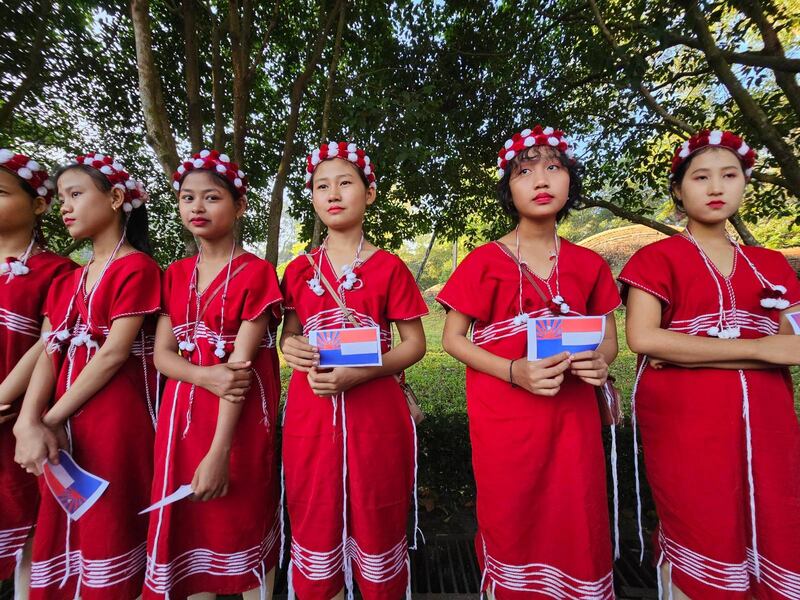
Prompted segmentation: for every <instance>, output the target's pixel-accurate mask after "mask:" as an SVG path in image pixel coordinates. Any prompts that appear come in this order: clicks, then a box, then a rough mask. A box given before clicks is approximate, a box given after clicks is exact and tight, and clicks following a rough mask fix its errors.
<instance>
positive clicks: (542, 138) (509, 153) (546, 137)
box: [497, 125, 575, 177]
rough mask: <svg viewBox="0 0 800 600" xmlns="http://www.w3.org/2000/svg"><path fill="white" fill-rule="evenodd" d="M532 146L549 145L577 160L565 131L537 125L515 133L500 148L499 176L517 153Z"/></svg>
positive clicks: (498, 156) (498, 155)
mask: <svg viewBox="0 0 800 600" xmlns="http://www.w3.org/2000/svg"><path fill="white" fill-rule="evenodd" d="M531 146H549V147H551V148H555V149H556V150H558V151H559V152H563V153H564V154H565V155H566V157H567V158H568V159H569V160H570V161H572V160H575V159H574V149H573V147H572V144H571V143H570V142H569V140H568V139H567V136H566V135H564V132H563V131H561V130H560V129H553V128H552V127H542V126H541V125H535V126H534V127H533V129H523V130H522V131H520V132H519V133H515V134H514V135H512V136H511V139H508V140H506V143H505V144H503V147H502V148H500V151H499V152H498V153H497V174H498V177H502V176H503V175H504V174H505V172H506V167H507V166H508V163H509V162H510V161H511V160H513V159H514V157H515V156H516V155H517V154H519V153H520V152H521V151H522V150H525V149H526V148H530V147H531Z"/></svg>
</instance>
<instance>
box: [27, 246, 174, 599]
mask: <svg viewBox="0 0 800 600" xmlns="http://www.w3.org/2000/svg"><path fill="white" fill-rule="evenodd" d="M85 273H86V269H85V268H84V269H79V270H75V271H73V272H71V273H66V274H64V275H61V276H60V277H58V278H57V279H56V280H55V281H53V283H52V285H51V286H50V293H49V294H48V296H47V303H46V306H45V314H46V315H47V317H48V318H49V319H50V323H51V324H52V327H53V330H52V331H53V333H52V334H51V335H50V336H49V337H48V340H49V341H48V342H47V350H48V352H49V353H50V354H51V357H52V359H53V365H54V368H55V372H56V377H57V382H56V393H55V397H56V402H58V399H60V398H61V397H62V396H63V395H64V393H65V392H66V391H67V390H68V389H69V387H70V385H71V384H72V383H74V382H75V380H76V379H77V378H78V376H79V375H80V374H81V372H82V371H83V369H84V368H85V367H86V366H87V364H88V363H89V361H90V359H91V358H92V356H94V353H95V352H96V350H97V348H98V347H100V346H102V344H103V341H104V340H105V338H106V337H107V336H108V333H109V331H110V329H111V326H112V323H113V322H114V320H115V319H118V318H122V317H130V316H134V315H154V314H155V313H156V312H158V309H159V306H160V298H159V290H158V287H159V286H158V283H159V281H160V277H161V272H160V270H159V268H158V265H157V264H156V262H155V261H154V260H153V259H152V258H150V257H149V256H147V255H146V254H143V253H141V252H132V253H130V254H127V255H125V256H122V257H120V258H117V259H115V260H113V261H111V262H110V263H109V264H108V266H107V268H106V269H105V270H104V272H103V273H102V274H101V276H100V278H99V279H98V280H97V282H96V283H95V285H94V286H93V288H92V290H89V291H87V290H86V288H85V285H84V281H85ZM154 325H155V321H154V319H153V318H151V317H148V318H146V319H145V325H144V326H143V328H142V330H141V331H140V334H139V336H138V337H137V339H136V342H134V344H133V347H132V348H131V354H130V356H129V357H128V359H127V360H126V361H125V362H124V363H123V364H122V366H121V367H120V368H119V370H118V371H117V372H116V373H115V374H114V375H113V376H112V378H111V379H110V380H109V381H108V383H106V385H105V386H104V387H103V388H102V389H101V390H100V391H98V392H97V393H96V394H95V395H94V396H93V397H92V398H90V399H89V400H88V401H87V402H86V403H85V404H84V405H83V406H82V407H81V408H80V409H79V410H78V411H77V412H76V413H75V414H73V415H72V417H70V419H69V421H68V428H67V431H68V433H69V436H70V449H71V452H72V456H73V457H74V458H75V461H76V462H77V463H78V464H79V465H80V466H81V467H83V468H84V469H86V470H87V471H89V472H90V473H93V474H95V475H97V476H99V477H102V478H103V479H106V480H107V481H109V486H108V488H107V489H106V491H105V492H104V493H103V495H102V496H101V497H100V499H99V500H98V501H97V503H96V504H95V505H94V506H92V508H90V509H89V511H88V512H86V513H85V514H84V515H83V516H82V517H81V518H80V520H78V521H71V520H69V519H67V516H66V513H65V512H64V511H63V510H62V509H61V507H60V506H59V505H58V504H57V503H56V501H55V499H54V498H53V496H52V494H51V493H50V490H49V489H48V488H47V485H46V484H45V482H44V478H43V477H42V478H40V479H39V485H40V493H41V496H42V500H41V504H40V507H39V516H38V519H37V521H36V532H35V534H34V539H33V565H32V567H31V598H33V599H36V598H47V599H48V600H51V599H54V598H56V599H59V598H65V599H71V598H74V597H75V598H77V597H80V598H82V599H83V600H93V599H98V600H100V599H103V600H106V599H108V598H115V599H116V598H118V599H120V600H124V599H127V598H136V597H137V596H138V595H139V594H140V593H141V587H142V582H143V580H144V568H145V540H146V538H147V518H146V517H144V516H138V515H137V513H138V512H139V511H140V510H142V509H143V508H145V507H146V506H147V505H148V500H149V488H150V482H151V477H152V468H153V464H152V460H153V458H152V457H153V450H152V448H153V435H154V427H155V414H154V405H155V402H156V398H157V393H156V371H155V368H154V366H153V362H152V354H153V334H154Z"/></svg>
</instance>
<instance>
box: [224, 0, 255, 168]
mask: <svg viewBox="0 0 800 600" xmlns="http://www.w3.org/2000/svg"><path fill="white" fill-rule="evenodd" d="M248 7H250V9H248ZM239 12H240V11H239V3H238V1H237V0H230V2H229V3H228V23H229V30H230V36H231V65H232V67H233V160H234V161H236V162H237V163H239V164H240V165H241V164H244V146H245V141H246V138H247V111H248V109H249V104H250V94H249V91H250V90H249V85H248V81H247V80H248V75H249V73H250V61H249V55H250V52H249V51H250V39H249V35H248V33H249V32H250V31H251V21H252V7H251V6H250V3H249V2H244V3H243V8H242V11H241V12H242V13H243V14H242V15H240V14H239Z"/></svg>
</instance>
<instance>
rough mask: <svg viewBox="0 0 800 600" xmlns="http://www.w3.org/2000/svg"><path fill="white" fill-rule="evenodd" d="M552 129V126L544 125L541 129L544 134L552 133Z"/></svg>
mask: <svg viewBox="0 0 800 600" xmlns="http://www.w3.org/2000/svg"><path fill="white" fill-rule="evenodd" d="M553 131H554V129H553V128H552V127H545V128H544V129H542V133H543V134H545V135H552V134H553Z"/></svg>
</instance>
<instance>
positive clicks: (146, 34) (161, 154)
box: [131, 0, 179, 180]
mask: <svg viewBox="0 0 800 600" xmlns="http://www.w3.org/2000/svg"><path fill="white" fill-rule="evenodd" d="M131 20H132V21H133V35H134V39H135V41H136V65H137V67H138V69H139V95H140V96H141V102H142V111H143V112H144V123H145V127H146V129H147V143H148V144H150V146H151V147H152V148H153V151H154V152H155V153H156V157H157V158H158V162H159V163H160V164H161V169H162V170H163V171H164V174H165V175H166V176H167V178H168V179H170V180H171V179H172V173H173V172H174V171H175V168H176V167H177V166H178V160H179V159H178V150H177V148H176V146H175V138H174V136H173V135H172V129H171V128H170V123H169V117H168V116H167V110H166V107H165V105H164V92H163V90H162V88H161V79H160V78H159V75H158V69H157V67H156V64H155V59H154V57H153V39H152V33H151V31H150V10H149V4H148V0H131Z"/></svg>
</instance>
